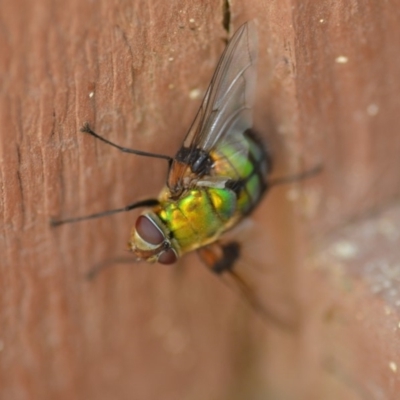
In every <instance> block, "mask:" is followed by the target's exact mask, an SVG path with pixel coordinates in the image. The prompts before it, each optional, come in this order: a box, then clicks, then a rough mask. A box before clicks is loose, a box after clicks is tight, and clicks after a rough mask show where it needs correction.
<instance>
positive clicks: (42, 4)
mask: <svg viewBox="0 0 400 400" xmlns="http://www.w3.org/2000/svg"><path fill="white" fill-rule="evenodd" d="M189 3H190V4H189ZM223 3H224V4H223ZM399 13H400V8H399V4H398V2H396V1H392V2H386V3H383V2H382V1H379V0H369V1H364V2H357V1H353V2H346V1H336V2H334V3H332V2H327V1H318V2H315V1H312V0H308V1H304V0H302V1H296V0H292V1H288V0H287V1H268V2H267V1H265V0H252V1H250V2H243V3H241V4H238V3H237V2H232V3H231V2H221V3H219V2H213V1H202V2H197V3H194V2H188V3H187V4H186V3H183V2H178V1H169V2H156V1H153V2H152V1H149V2H143V1H142V2H140V1H136V2H126V1H122V0H120V1H117V2H108V1H103V2H102V1H98V2H90V1H77V0H71V1H69V2H66V3H58V2H55V1H52V0H37V1H35V2H29V1H24V0H14V1H12V2H11V1H3V2H1V7H0V27H1V29H0V32H1V33H0V79H1V80H0V85H1V93H0V103H1V104H0V129H1V135H0V182H1V196H0V202H1V207H0V220H1V221H2V223H1V230H2V231H1V236H0V254H1V258H0V282H1V291H0V398H2V399H3V398H4V399H53V398H55V397H57V398H60V399H63V398H65V399H85V400H87V399H96V400H99V399H110V398H111V399H140V400H147V399H148V400H152V399H159V398H163V399H181V398H182V399H209V398H218V399H223V398H227V399H228V398H229V399H232V398H240V399H243V398H256V397H257V396H258V397H262V396H263V395H264V397H263V398H269V397H271V398H293V399H298V398H305V399H310V398H323V399H329V398H335V399H336V398H346V399H373V398H379V396H381V397H382V396H383V397H384V398H387V399H396V394H397V393H398V391H399V380H398V378H397V375H396V371H395V369H396V367H395V366H397V368H398V366H399V363H400V360H398V357H396V354H395V349H396V347H397V344H398V343H397V342H396V340H397V338H396V337H395V335H393V330H394V329H396V327H395V326H394V325H393V324H394V322H395V320H396V318H397V308H396V307H397V303H396V301H394V300H393V297H390V296H389V297H388V296H387V293H386V292H385V293H383V291H380V292H379V293H374V291H373V289H374V287H376V286H374V285H375V284H377V283H379V282H378V280H379V279H381V278H382V277H381V276H378V275H377V274H370V273H369V271H370V270H368V268H367V267H368V266H369V265H371V263H377V262H378V260H383V259H384V256H383V255H382V253H381V252H379V246H376V248H374V243H375V241H372V243H371V241H369V242H367V241H366V240H365V237H362V235H361V236H360V232H363V231H365V229H366V228H365V226H366V225H365V224H366V223H367V222H365V221H366V220H368V219H369V218H372V216H371V215H372V214H373V213H378V212H382V210H385V209H386V208H387V207H388V205H390V204H391V203H393V202H394V201H395V200H396V199H397V198H398V196H399V193H400V183H399V182H400V181H399V178H398V172H397V171H399V169H400V157H398V154H399V152H400V136H399V134H398V129H397V118H398V116H397V114H398V110H399V109H400V104H399V103H400V100H399V96H398V93H399V92H400V80H399V78H398V77H399V76H400V54H399V52H398V51H397V48H398V43H399V41H398V38H399V37H400V35H399V31H400V27H399V24H398V21H399V17H400V16H399ZM227 15H229V16H230V21H231V28H230V30H231V32H230V33H232V32H233V31H234V29H236V28H237V27H238V26H239V25H240V24H241V23H243V22H244V21H246V20H249V19H252V18H257V23H258V30H259V36H260V63H259V80H258V100H257V107H256V115H255V119H256V126H257V128H258V131H259V132H260V135H261V136H262V137H263V138H264V139H265V140H266V141H267V142H268V143H271V146H272V147H273V149H274V151H275V153H274V155H275V159H276V172H275V174H276V176H278V175H282V174H293V173H296V172H298V171H301V170H304V169H307V168H310V167H313V166H315V165H316V164H318V163H322V164H323V166H324V171H323V173H321V174H320V175H319V176H318V177H317V178H314V179H312V180H309V181H306V182H301V183H299V184H295V185H288V186H286V187H284V186H282V187H279V188H276V189H274V190H273V191H271V193H270V194H269V195H268V197H267V198H266V199H265V201H263V203H262V205H261V206H260V208H259V209H258V210H257V212H256V214H255V217H254V220H255V224H254V226H253V227H252V232H250V233H248V232H246V233H244V234H243V235H244V236H247V240H248V242H250V245H249V249H250V251H251V253H252V254H251V258H253V259H256V260H257V259H258V260H262V261H263V263H265V264H268V268H266V271H267V272H266V273H265V275H264V276H265V282H262V284H263V285H265V293H266V294H267V295H268V296H270V298H271V300H270V303H271V305H272V306H273V307H274V308H275V309H276V311H277V312H278V313H281V314H282V315H284V316H288V318H292V317H293V316H295V317H296V318H297V319H299V320H300V321H301V327H302V329H300V330H299V331H294V332H291V333H289V334H288V333H284V332H282V331H281V330H280V329H279V328H277V327H276V326H274V325H272V324H265V323H263V322H262V321H260V319H259V318H258V316H257V315H255V314H254V313H253V312H252V311H250V310H249V309H248V308H247V307H246V305H244V304H243V302H242V300H241V299H239V298H238V297H237V296H236V295H235V293H233V292H231V291H230V290H229V289H228V288H226V287H225V286H224V285H221V283H220V282H219V281H218V280H217V279H216V278H215V277H214V276H212V275H211V274H209V272H208V271H207V270H206V269H204V268H203V267H202V266H201V264H200V263H199V261H198V260H197V258H196V257H195V256H188V257H187V258H185V259H183V260H182V261H181V262H180V264H179V265H178V266H172V267H168V268H166V267H165V266H146V265H142V264H138V265H122V266H121V265H120V266H116V267H113V268H110V269H109V270H107V271H104V272H103V273H102V274H100V275H99V276H98V277H97V279H95V280H94V281H87V280H86V279H85V274H86V272H87V271H88V270H89V269H90V268H91V267H92V266H93V265H94V264H96V263H97V262H101V261H103V260H105V259H109V258H113V257H116V256H121V255H124V253H125V243H126V242H127V240H128V237H129V232H130V229H131V226H132V224H133V222H134V220H135V215H136V213H135V212H133V213H130V214H127V215H117V216H113V217H110V218H106V219H103V220H96V221H90V222H85V223H80V224H75V225H69V226H62V227H60V228H57V229H52V228H50V226H49V219H50V217H52V216H63V217H66V216H73V215H83V214H88V213H93V212H97V211H101V210H106V209H110V208H114V207H120V206H123V205H125V204H128V203H130V202H132V201H133V200H135V199H141V198H145V197H146V196H149V195H150V196H154V195H157V193H158V191H159V190H160V188H161V186H162V185H163V182H164V180H165V174H166V163H165V162H163V161H162V160H146V159H143V158H140V157H135V156H130V155H124V154H121V153H119V152H118V151H117V150H115V149H112V148H109V147H107V146H105V145H104V144H102V143H98V142H96V141H94V140H93V139H92V138H90V137H88V136H86V135H83V134H82V133H80V132H79V128H80V126H81V125H82V124H83V123H84V122H85V121H89V122H90V123H91V124H92V126H93V128H95V129H96V131H98V132H99V133H101V134H102V135H104V136H106V137H107V138H109V139H110V140H113V141H115V142H117V143H120V144H123V145H126V146H130V147H134V148H138V149H143V150H147V151H155V152H162V153H166V154H170V155H173V154H174V153H175V151H176V149H177V148H178V146H179V144H180V142H181V140H182V138H183V136H184V134H185V132H186V129H187V128H188V127H189V125H190V123H191V120H192V118H193V117H194V114H195V112H196V110H197V108H198V106H199V103H200V100H201V96H202V94H203V93H204V90H205V89H206V87H207V84H208V81H209V79H210V77H211V74H212V72H213V70H214V68H215V65H216V63H217V61H218V58H219V55H220V54H221V52H222V50H223V47H224V40H225V39H226V38H227V37H228V33H227V31H226V22H227V20H229V18H228V19H227V18H226V17H227ZM224 17H225V19H224ZM223 21H225V26H224V23H223ZM391 212H393V214H383V217H376V218H377V219H373V220H372V221H375V222H373V223H376V224H375V226H383V228H382V229H383V231H385V226H386V228H387V227H388V226H389V228H390V227H392V228H391V229H392V230H391V231H390V232H392V234H393V235H395V234H396V232H397V230H396V229H398V228H397V227H398V224H397V222H396V223H395V224H393V223H392V224H390V222H391V221H395V220H394V218H395V215H398V210H396V209H394V211H391ZM388 215H389V216H388ZM376 221H378V222H376ZM382 221H389V223H387V224H386V225H385V224H383V225H382ZM396 221H397V220H396ZM350 222H351V223H352V225H351V232H350V233H349V231H348V230H347V229H349V228H348V227H347V226H348V225H349V224H350ZM389 228H387V229H389ZM387 229H386V231H385V232H388V230H387ZM343 232H344V233H343ZM393 232H394V233H393ZM342 235H348V236H346V241H345V244H344V247H342V250H343V248H344V249H345V250H346V243H347V246H348V247H347V249H350V250H349V251H350V252H351V249H354V248H357V249H359V251H360V252H359V253H357V254H365V253H364V249H366V248H369V247H370V248H371V253H368V254H367V256H366V257H364V258H362V257H360V258H357V257H353V258H350V259H346V260H343V259H341V260H340V262H339V261H338V260H337V258H335V257H337V256H338V254H337V253H331V252H330V251H331V249H332V248H333V249H337V248H338V247H336V246H337V245H338V243H339V257H340V254H342V253H340V245H341V244H342V245H343V243H341V242H340V239H341V237H342ZM391 237H394V236H391ZM245 239H246V238H245ZM396 240H397V239H396ZM397 241H398V240H397ZM389 242H390V240H389ZM378 243H381V242H378ZM352 246H353V247H352ZM354 246H355V247H354ZM385 249H387V254H388V257H389V256H390V257H389V258H390V260H395V258H394V257H395V256H396V254H397V253H396V251H398V250H396V246H395V245H394V244H392V245H387V247H385ZM345 250H344V251H345ZM332 254H333V255H332ZM346 254H347V253H346ZM327 255H328V256H329V257H328V256H327ZM339 264H340V268H341V272H340V274H339V276H338V275H336V271H337V269H336V268H337V266H338V265H339ZM374 265H375V264H374ZM390 265H392V266H393V268H395V265H396V263H395V262H394V261H393V262H392V264H390ZM395 270H396V268H395ZM391 271H392V272H393V269H391ZM386 277H387V276H386ZM387 278H388V280H389V281H390V282H393V279H394V278H393V279H392V278H390V277H387ZM389 278H390V279H389ZM344 283H349V284H351V286H350V288H353V290H351V289H349V290H347V291H345V290H344V289H343V287H344ZM393 285H394V290H397V286H396V285H395V284H394V283H393ZM395 300H397V298H396V299H395ZM370 310H371V314H369V311H370ZM380 310H382V313H384V312H385V311H386V313H387V314H390V315H386V314H379V312H380ZM388 310H389V311H388ZM358 311H359V312H360V313H358ZM369 319H370V320H369ZM365 331H368V334H363V333H364V332H365ZM388 343H390V347H389V346H388V347H385V345H386V344H388ZM389 348H390V350H393V357H392V358H390V357H389V355H390V351H388V349H389ZM371 365H374V367H371ZM364 377H366V379H364ZM268 396H269V397H268Z"/></svg>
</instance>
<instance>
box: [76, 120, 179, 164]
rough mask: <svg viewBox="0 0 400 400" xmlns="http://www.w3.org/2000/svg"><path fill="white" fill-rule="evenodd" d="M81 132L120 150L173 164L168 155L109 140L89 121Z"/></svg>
mask: <svg viewBox="0 0 400 400" xmlns="http://www.w3.org/2000/svg"><path fill="white" fill-rule="evenodd" d="M81 132H84V133H88V134H89V135H92V136H94V137H95V138H96V139H99V140H101V141H102V142H104V143H107V144H109V145H110V146H113V147H115V148H117V149H118V150H120V151H123V152H124V153H131V154H136V155H138V156H144V157H153V158H162V159H164V160H167V161H168V163H169V164H171V162H172V160H173V158H172V157H170V156H166V155H164V154H157V153H148V152H147V151H141V150H135V149H128V148H127V147H122V146H119V145H118V144H115V143H113V142H110V141H109V140H107V139H105V138H103V137H102V136H100V135H99V134H97V133H96V132H94V131H92V129H91V128H90V126H89V124H88V123H87V122H86V123H85V124H84V125H83V126H82V128H81Z"/></svg>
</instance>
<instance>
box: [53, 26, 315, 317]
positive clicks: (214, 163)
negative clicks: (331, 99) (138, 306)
mask: <svg viewBox="0 0 400 400" xmlns="http://www.w3.org/2000/svg"><path fill="white" fill-rule="evenodd" d="M256 63H257V32H256V28H255V24H254V23H253V22H247V23H245V24H244V25H242V26H241V27H240V28H239V29H238V30H237V31H236V33H235V34H234V35H233V37H232V39H231V40H230V41H229V43H228V45H227V47H226V48H225V51H224V52H223V54H222V56H221V59H220V60H219V63H218V65H217V68H216V70H215V72H214V75H213V77H212V80H211V83H210V85H209V87H208V89H207V92H206V94H205V96H204V99H203V102H202V104H201V106H200V109H199V111H198V112H197V115H196V117H195V119H194V121H193V123H192V125H191V127H190V129H189V131H188V133H187V135H186V137H185V139H184V141H183V144H182V146H181V148H180V149H179V150H178V152H177V153H176V155H175V157H170V156H167V155H162V154H154V153H148V152H144V151H139V150H134V149H128V148H125V147H121V146H119V145H117V144H115V143H112V142H110V141H109V140H107V139H105V138H103V137H101V136H99V135H98V134H97V133H95V132H94V131H93V130H92V129H91V128H90V127H89V125H88V124H85V125H84V126H83V128H82V129H81V130H82V132H85V133H88V134H90V135H92V136H94V137H95V138H97V139H99V140H101V141H103V142H105V143H107V144H109V145H111V146H113V147H116V148H117V149H119V150H120V151H123V152H127V153H133V154H136V155H140V156H144V157H153V158H160V159H165V160H167V161H168V165H169V172H168V178H167V182H166V185H165V187H164V188H163V189H162V190H161V192H160V194H159V196H158V198H156V199H148V200H144V201H139V202H135V203H132V204H130V205H128V206H126V207H123V208H119V209H115V210H109V211H106V212H102V213H97V214H92V215H88V216H84V217H77V218H69V219H64V220H59V221H52V224H53V225H54V226H56V225H61V224H64V223H71V222H78V221H82V220H87V219H92V218H98V217H103V216H106V215H111V214H115V213H119V212H124V211H130V210H132V209H135V208H139V207H146V209H145V210H144V211H143V212H142V213H141V215H140V216H139V217H138V218H137V220H136V223H135V226H134V228H133V229H132V234H131V238H130V241H129V249H130V250H131V251H132V253H133V254H134V255H135V257H136V259H137V260H143V261H147V262H150V263H154V262H159V263H161V264H173V263H175V262H176V261H177V260H178V258H180V257H181V256H182V255H184V254H186V253H188V252H191V251H194V250H196V251H197V252H198V254H199V256H200V258H201V260H202V261H203V262H204V263H205V264H206V265H207V266H208V267H209V268H210V269H211V270H212V271H213V272H214V273H216V274H218V275H229V276H230V277H231V278H232V279H231V280H233V282H235V284H236V285H237V286H238V287H239V289H240V290H241V291H242V292H243V293H244V294H245V296H246V297H247V298H248V300H249V301H250V302H251V304H252V305H253V306H254V307H255V308H256V309H258V310H260V311H262V313H263V314H264V315H266V316H267V318H269V319H276V318H274V317H273V316H272V315H271V314H270V313H269V312H268V311H266V310H265V309H264V307H263V304H262V303H261V302H260V301H259V300H258V298H257V295H256V293H253V292H252V288H251V286H250V285H248V284H247V282H246V281H245V279H243V278H242V277H241V276H240V274H239V273H238V272H237V271H236V270H235V264H236V262H237V261H238V259H239V257H240V245H239V243H238V242H235V241H231V242H228V243H224V242H223V238H222V236H223V234H224V233H226V232H227V231H229V230H231V229H232V228H233V227H234V226H236V225H237V224H238V223H239V222H241V221H242V220H243V219H244V218H245V217H247V216H248V215H249V214H250V213H251V212H252V211H253V210H254V208H255V207H256V206H257V205H258V203H259V202H260V200H261V198H262V197H263V195H264V194H265V193H266V192H267V190H268V189H269V188H271V187H272V186H274V185H277V184H280V183H285V182H290V181H294V180H298V179H302V178H305V177H307V176H310V175H312V174H314V173H315V172H316V170H313V171H309V172H306V173H303V174H300V175H297V176H293V177H288V178H283V179H276V180H268V179H267V178H268V177H269V174H270V172H271V168H272V163H271V157H270V155H269V153H268V151H267V150H266V148H265V147H264V146H263V143H262V142H261V140H260V139H259V138H258V137H257V135H256V133H255V132H254V131H253V129H252V125H253V121H252V108H253V102H254V92H255V84H256ZM278 322H280V321H278Z"/></svg>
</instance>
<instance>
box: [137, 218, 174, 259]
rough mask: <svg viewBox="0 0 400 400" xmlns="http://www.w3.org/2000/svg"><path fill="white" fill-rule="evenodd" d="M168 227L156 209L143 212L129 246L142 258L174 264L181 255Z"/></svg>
mask: <svg viewBox="0 0 400 400" xmlns="http://www.w3.org/2000/svg"><path fill="white" fill-rule="evenodd" d="M170 237H171V235H170V231H169V230H168V227H167V226H166V225H165V224H164V223H163V222H162V221H161V219H160V218H159V217H158V216H157V214H156V213H155V212H154V211H145V212H143V213H142V214H141V215H140V216H139V217H138V219H137V220H136V223H135V227H134V228H133V230H132V234H131V240H130V242H129V248H130V250H132V252H133V253H134V254H135V255H136V257H137V258H138V259H140V260H144V261H147V262H159V263H161V264H173V263H174V262H175V261H176V260H177V258H178V255H179V251H178V246H177V244H176V242H175V241H174V240H171V238H170Z"/></svg>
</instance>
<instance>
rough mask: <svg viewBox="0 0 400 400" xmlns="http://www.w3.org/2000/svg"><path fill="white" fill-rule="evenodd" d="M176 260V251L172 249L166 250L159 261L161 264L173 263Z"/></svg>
mask: <svg viewBox="0 0 400 400" xmlns="http://www.w3.org/2000/svg"><path fill="white" fill-rule="evenodd" d="M176 260H177V257H176V253H175V251H174V250H172V249H167V250H165V251H164V252H163V253H161V255H160V257H158V262H159V263H160V264H173V263H174V262H176Z"/></svg>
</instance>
